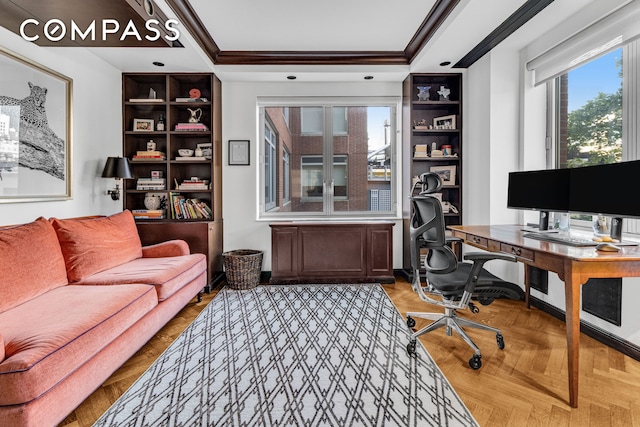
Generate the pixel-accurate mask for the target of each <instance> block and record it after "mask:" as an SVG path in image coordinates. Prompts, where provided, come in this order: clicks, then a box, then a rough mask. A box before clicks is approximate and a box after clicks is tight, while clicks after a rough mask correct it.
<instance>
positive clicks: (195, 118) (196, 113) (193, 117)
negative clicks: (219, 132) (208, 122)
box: [187, 108, 202, 123]
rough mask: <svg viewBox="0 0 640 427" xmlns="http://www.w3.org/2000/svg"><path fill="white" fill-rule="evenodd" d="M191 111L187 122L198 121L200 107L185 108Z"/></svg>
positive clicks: (200, 115)
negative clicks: (193, 108)
mask: <svg viewBox="0 0 640 427" xmlns="http://www.w3.org/2000/svg"><path fill="white" fill-rule="evenodd" d="M187 110H189V112H190V113H191V117H189V123H200V117H202V109H201V108H196V109H195V110H192V109H191V108H187Z"/></svg>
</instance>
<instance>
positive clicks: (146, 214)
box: [131, 209, 166, 219]
mask: <svg viewBox="0 0 640 427" xmlns="http://www.w3.org/2000/svg"><path fill="white" fill-rule="evenodd" d="M131 214H132V215H133V218H134V219H165V218H166V210H165V209H133V210H131Z"/></svg>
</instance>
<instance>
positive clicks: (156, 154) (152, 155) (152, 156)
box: [133, 150, 167, 161]
mask: <svg viewBox="0 0 640 427" xmlns="http://www.w3.org/2000/svg"><path fill="white" fill-rule="evenodd" d="M166 158H167V156H166V154H165V153H164V152H162V151H155V150H154V151H136V154H135V155H134V156H133V160H137V161H140V160H165V159H166Z"/></svg>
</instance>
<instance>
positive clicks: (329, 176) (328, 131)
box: [322, 106, 333, 215]
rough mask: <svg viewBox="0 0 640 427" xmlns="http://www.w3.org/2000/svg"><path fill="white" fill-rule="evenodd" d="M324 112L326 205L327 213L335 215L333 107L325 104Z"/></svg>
mask: <svg viewBox="0 0 640 427" xmlns="http://www.w3.org/2000/svg"><path fill="white" fill-rule="evenodd" d="M323 112H324V132H323V141H322V142H323V150H322V151H323V153H322V163H323V164H324V169H323V173H324V177H323V178H324V199H323V203H324V207H323V210H324V212H325V213H326V214H327V215H333V185H332V184H333V109H332V107H330V106H325V107H324V109H323Z"/></svg>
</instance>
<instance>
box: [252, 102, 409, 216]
mask: <svg viewBox="0 0 640 427" xmlns="http://www.w3.org/2000/svg"><path fill="white" fill-rule="evenodd" d="M398 104H399V100H397V99H395V98H394V99H373V98H372V99H366V100H365V101H364V102H363V101H362V99H360V98H358V99H357V100H353V101H349V102H347V101H345V100H343V99H340V103H336V102H335V100H333V99H324V98H322V99H320V98H317V99H316V98H314V99H306V100H300V99H294V100H291V99H284V100H271V99H269V100H261V101H259V106H260V120H261V121H262V123H265V125H264V126H261V127H260V128H261V129H263V132H264V133H265V134H264V135H263V136H262V138H263V139H264V141H265V144H264V150H265V154H264V159H265V161H264V163H263V164H261V165H259V166H258V167H260V168H263V170H262V171H261V172H260V173H259V174H258V176H261V177H262V179H264V180H265V182H264V183H263V185H261V186H260V187H261V188H263V189H264V194H261V195H260V205H261V206H260V209H259V212H260V217H264V218H273V217H274V216H290V217H291V216H296V217H298V216H302V217H313V216H319V217H323V218H326V217H354V216H357V217H380V216H384V217H389V216H392V217H394V218H395V217H396V216H397V212H396V210H397V203H396V196H395V192H396V189H395V187H396V185H397V183H398V181H397V177H396V173H397V171H396V167H395V164H396V160H395V152H396V147H395V146H396V144H397V141H396V139H395V137H392V135H395V123H396V109H397V106H398ZM327 130H329V131H327ZM276 139H277V141H275V140H276ZM283 141H286V143H284V142H283ZM278 144H281V145H282V148H277V147H278ZM273 147H276V148H273ZM269 153H271V154H269ZM271 156H275V158H272V157H271ZM274 165H276V168H278V169H279V170H277V171H274V170H273V167H274ZM272 177H276V178H275V181H271V179H272ZM276 188H279V189H281V190H280V191H281V193H282V194H281V197H280V196H278V195H277V193H276V194H275V195H274V192H273V191H272V189H276Z"/></svg>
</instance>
